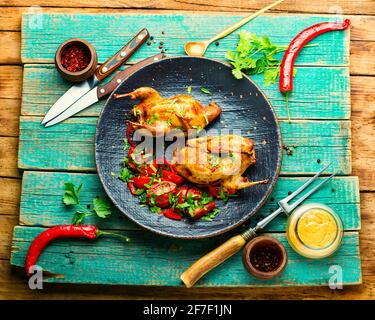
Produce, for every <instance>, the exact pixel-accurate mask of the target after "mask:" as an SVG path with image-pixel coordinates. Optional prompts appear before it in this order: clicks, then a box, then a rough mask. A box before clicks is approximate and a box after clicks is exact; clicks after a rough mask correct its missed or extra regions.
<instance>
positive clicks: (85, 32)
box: [21, 13, 349, 66]
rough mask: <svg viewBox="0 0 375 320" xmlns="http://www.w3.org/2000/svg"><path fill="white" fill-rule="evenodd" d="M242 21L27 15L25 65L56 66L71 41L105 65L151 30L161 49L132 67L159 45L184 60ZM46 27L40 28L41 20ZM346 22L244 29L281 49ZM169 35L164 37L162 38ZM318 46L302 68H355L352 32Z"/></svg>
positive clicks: (305, 55) (221, 50) (303, 58)
mask: <svg viewBox="0 0 375 320" xmlns="http://www.w3.org/2000/svg"><path fill="white" fill-rule="evenodd" d="M242 17H243V16H239V15H226V14H224V15H222V14H220V15H206V14H205V15H202V14H175V13H174V14H162V15H159V14H126V15H125V14H123V15H121V14H40V15H39V14H38V17H35V15H33V14H24V15H23V19H22V48H21V58H22V62H23V63H30V62H32V63H37V62H43V63H44V62H50V63H52V62H53V59H54V54H55V52H56V49H57V48H58V46H59V44H60V43H62V42H63V41H64V40H66V39H68V38H71V37H79V38H83V39H85V40H88V41H90V42H91V43H92V44H93V45H94V46H95V48H96V50H97V52H98V57H99V61H100V62H104V61H105V59H107V58H109V57H110V56H111V55H113V53H114V52H116V51H117V49H119V48H120V47H122V46H123V45H124V44H125V43H126V42H128V41H129V40H130V39H131V38H132V37H134V35H135V34H137V32H138V31H139V30H140V29H142V28H144V27H146V28H148V30H149V31H150V33H151V34H152V35H153V36H154V37H155V40H156V43H153V44H152V45H151V46H147V45H145V46H143V47H142V49H141V50H139V52H137V53H136V54H135V55H134V57H133V58H132V61H137V60H140V59H144V58H145V57H148V56H150V55H153V54H156V53H158V52H159V51H160V50H159V49H158V46H159V42H160V41H163V43H164V48H166V49H168V51H167V53H168V54H170V55H183V54H184V43H185V42H187V41H190V40H206V39H210V38H211V37H213V36H214V35H216V34H217V33H218V32H219V31H221V30H222V29H224V28H225V27H228V26H230V25H232V24H233V23H235V22H237V21H239V20H240V19H241V18H242ZM36 18H37V19H39V20H38V21H41V24H42V27H41V28H35V19H36ZM337 20H339V21H342V19H341V18H340V17H338V16H331V17H330V16H310V15H299V16H290V15H281V14H278V15H271V16H269V15H267V16H260V17H257V18H256V19H254V20H253V21H251V22H250V23H248V24H246V25H245V26H243V27H242V28H241V29H242V30H248V31H250V32H252V33H256V34H257V35H259V36H261V35H267V36H269V37H270V39H271V40H272V41H273V42H275V43H277V44H280V45H288V44H289V43H290V41H291V40H292V39H293V38H294V37H295V36H296V35H297V33H299V32H300V31H302V30H303V29H305V28H307V27H309V26H311V25H313V24H316V23H319V22H323V21H337ZM162 31H164V33H165V34H164V35H163V34H162ZM237 33H238V32H234V33H232V34H231V35H229V36H228V37H226V38H225V39H222V40H220V41H219V42H220V45H219V46H217V47H216V46H215V45H212V46H210V47H209V49H208V51H207V53H206V56H207V57H211V58H218V59H222V58H223V57H224V54H225V53H226V52H227V50H228V49H234V48H235V45H236V43H237V37H238V36H237ZM312 43H318V44H319V46H317V47H311V48H309V49H308V50H303V52H301V54H300V55H299V56H298V61H297V63H298V64H300V65H329V66H332V65H344V66H347V65H348V64H349V30H346V31H345V32H331V33H327V34H324V35H321V36H320V37H319V38H317V39H316V40H314V41H313V42H312Z"/></svg>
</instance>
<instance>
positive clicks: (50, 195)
mask: <svg viewBox="0 0 375 320" xmlns="http://www.w3.org/2000/svg"><path fill="white" fill-rule="evenodd" d="M114 179H117V178H116V177H114ZM305 180H306V178H298V177H292V178H284V177H281V178H280V179H279V181H278V182H277V184H276V187H275V189H274V190H273V192H272V194H271V196H270V198H269V201H268V202H267V203H266V204H265V205H264V206H263V207H262V209H261V210H260V211H259V212H258V213H257V215H256V216H255V217H254V218H253V219H252V223H255V222H256V221H258V220H259V219H260V218H261V217H264V216H266V215H268V214H269V213H270V212H273V211H274V210H275V209H276V207H277V202H278V201H279V200H281V199H283V198H285V197H286V196H287V194H288V191H294V190H296V189H297V188H298V187H299V186H301V185H302V184H303V182H304V181H305ZM65 182H73V183H74V184H76V185H79V184H81V183H82V184H83V189H82V192H81V199H82V204H86V203H91V201H92V199H93V198H94V197H96V196H97V195H99V196H104V191H103V189H102V186H101V184H100V182H99V179H98V177H97V175H96V174H77V173H57V172H31V171H26V172H25V173H24V176H23V182H22V198H21V208H20V223H21V224H22V225H28V226H44V227H51V226H54V225H59V224H68V223H70V222H71V220H72V217H73V214H74V208H68V209H67V208H66V207H65V206H64V204H63V203H62V195H63V194H64V183H65ZM332 188H334V191H332ZM308 202H320V203H325V204H327V205H328V206H330V207H331V208H332V209H334V210H335V211H336V212H337V213H338V214H339V215H340V216H341V218H342V220H343V224H344V228H345V230H348V231H349V230H350V231H352V230H359V229H360V227H361V221H360V213H359V185H358V178H357V177H340V178H334V179H333V181H332V183H331V184H330V185H329V187H326V188H323V189H321V190H319V191H318V192H317V193H316V194H314V195H313V196H311V198H310V199H309V200H307V202H306V203H308ZM150 214H151V213H150ZM87 219H88V220H85V221H86V222H87V223H90V224H91V223H94V224H97V225H99V226H100V227H101V228H105V229H117V230H135V229H140V228H139V227H138V226H137V225H135V224H134V223H132V222H130V221H129V220H127V219H124V218H123V216H122V214H121V213H120V212H118V211H114V213H113V214H112V216H111V218H109V219H104V220H103V219H98V218H94V217H89V218H87ZM285 223H286V219H285V217H284V216H281V217H279V218H277V219H276V220H275V221H273V222H272V223H271V224H270V225H269V226H268V228H267V232H276V231H283V230H285V226H286V224H285Z"/></svg>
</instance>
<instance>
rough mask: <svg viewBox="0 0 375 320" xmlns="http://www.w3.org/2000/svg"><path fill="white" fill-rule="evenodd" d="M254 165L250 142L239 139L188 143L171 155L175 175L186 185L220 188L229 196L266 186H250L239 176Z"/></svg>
mask: <svg viewBox="0 0 375 320" xmlns="http://www.w3.org/2000/svg"><path fill="white" fill-rule="evenodd" d="M255 162H256V157H255V150H254V141H253V140H251V139H249V138H244V137H241V136H239V135H222V136H208V137H200V138H195V139H189V140H187V143H186V146H185V147H183V148H182V149H180V150H176V152H175V155H174V163H175V164H174V168H175V170H176V172H177V173H178V174H180V175H181V176H183V177H184V178H186V179H187V180H188V181H190V182H192V183H195V184H198V185H200V186H204V187H205V186H213V185H215V186H222V187H223V189H224V191H225V192H227V193H230V194H233V193H235V192H236V191H237V190H238V189H243V188H247V187H251V186H254V185H257V184H262V183H267V182H268V180H262V181H256V182H253V181H250V180H249V179H248V178H246V177H243V176H242V174H243V173H244V172H245V171H246V169H247V168H248V167H249V166H250V165H252V164H254V163H255Z"/></svg>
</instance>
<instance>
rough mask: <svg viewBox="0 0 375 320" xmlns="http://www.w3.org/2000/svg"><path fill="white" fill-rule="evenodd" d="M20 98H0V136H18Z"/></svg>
mask: <svg viewBox="0 0 375 320" xmlns="http://www.w3.org/2000/svg"><path fill="white" fill-rule="evenodd" d="M20 110H21V100H20V99H2V98H0V136H3V137H4V136H6V137H18V135H19V130H18V126H19V115H20Z"/></svg>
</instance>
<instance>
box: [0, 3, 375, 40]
mask: <svg viewBox="0 0 375 320" xmlns="http://www.w3.org/2000/svg"><path fill="white" fill-rule="evenodd" d="M215 4H216V3H215ZM32 10H35V9H32V8H30V7H2V9H1V11H0V30H3V31H21V15H22V14H23V13H31V12H32ZM41 10H42V12H43V13H53V14H59V13H60V14H61V13H65V14H68V13H69V14H77V13H82V12H83V11H82V8H65V7H64V8H53V7H43V8H41ZM207 10H209V8H208V9H207ZM212 10H214V9H212ZM231 10H235V8H228V10H226V12H220V13H218V12H209V11H205V12H204V14H206V15H208V14H211V15H212V14H216V15H218V14H219V15H220V16H226V15H232V16H240V15H243V14H244V11H242V12H234V11H233V12H231ZM293 11H294V10H288V12H289V15H292V16H296V15H301V16H304V14H301V13H300V12H297V13H296V12H295V13H293ZM139 12H140V11H139V10H137V9H127V8H85V9H84V13H85V14H88V13H105V14H119V13H121V14H135V13H136V14H138V13H139ZM249 12H254V10H249ZM270 12H272V11H270ZM142 13H143V14H152V15H160V14H168V13H170V12H169V11H168V10H152V9H151V10H150V9H148V10H147V11H143V12H142ZM179 13H180V14H195V13H199V11H198V12H194V11H191V10H190V9H189V10H188V11H182V10H181V11H179ZM326 13H328V11H324V10H322V11H321V12H319V15H321V16H322V17H324V18H325V17H326V16H329V14H328V15H327V14H326ZM346 13H347V12H346ZM283 14H285V15H286V14H287V13H283ZM263 15H266V16H271V17H272V16H275V15H278V14H275V13H264V14H263ZM345 17H346V18H349V19H350V21H351V25H352V27H351V40H354V41H357V40H358V41H375V17H374V16H369V15H345Z"/></svg>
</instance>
